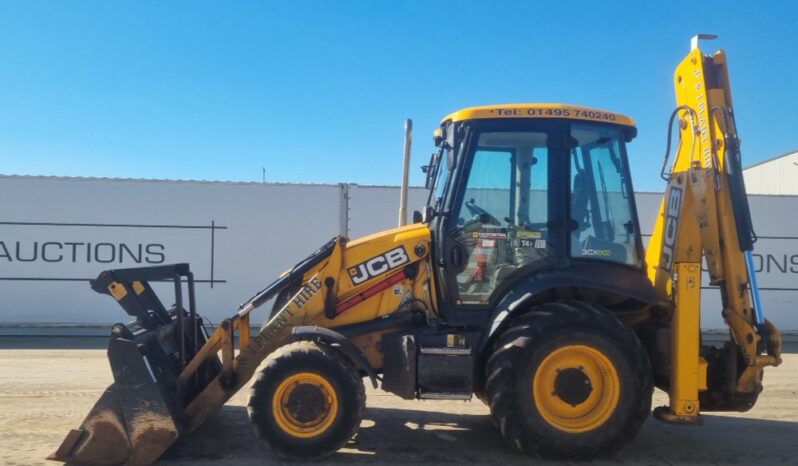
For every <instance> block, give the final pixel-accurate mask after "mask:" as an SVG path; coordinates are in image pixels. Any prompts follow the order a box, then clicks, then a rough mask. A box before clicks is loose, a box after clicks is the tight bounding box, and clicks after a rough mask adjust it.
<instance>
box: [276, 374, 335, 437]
mask: <svg viewBox="0 0 798 466" xmlns="http://www.w3.org/2000/svg"><path fill="white" fill-rule="evenodd" d="M303 403H304V404H312V405H313V406H312V407H310V409H308V406H303ZM338 404H339V403H338V396H337V394H336V392H335V389H334V388H333V386H332V384H331V383H330V381H329V380H327V379H326V378H325V377H322V376H321V375H319V374H316V373H313V372H299V373H296V374H293V375H291V376H289V377H286V378H285V379H283V380H282V381H281V382H280V383H279V384H278V385H277V388H276V389H275V392H274V396H273V397H272V413H274V420H275V422H276V423H277V425H278V426H279V427H280V429H282V430H283V431H284V432H285V433H287V434H288V435H291V436H292V437H297V438H312V437H317V436H319V435H321V434H323V433H324V432H326V431H327V430H328V429H329V428H330V426H332V424H333V422H335V418H336V417H337V415H338Z"/></svg>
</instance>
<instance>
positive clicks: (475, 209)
mask: <svg viewBox="0 0 798 466" xmlns="http://www.w3.org/2000/svg"><path fill="white" fill-rule="evenodd" d="M465 206H466V208H467V209H468V212H469V213H470V214H471V215H473V216H474V219H473V221H475V222H479V223H483V224H485V223H487V224H489V225H493V226H497V227H498V226H501V224H502V222H500V221H499V219H497V218H496V217H494V216H493V215H491V213H490V212H488V211H487V210H485V209H483V208H482V207H480V206H478V205H477V204H476V203H475V202H474V198H471V199H469V200H468V201H466V203H465Z"/></svg>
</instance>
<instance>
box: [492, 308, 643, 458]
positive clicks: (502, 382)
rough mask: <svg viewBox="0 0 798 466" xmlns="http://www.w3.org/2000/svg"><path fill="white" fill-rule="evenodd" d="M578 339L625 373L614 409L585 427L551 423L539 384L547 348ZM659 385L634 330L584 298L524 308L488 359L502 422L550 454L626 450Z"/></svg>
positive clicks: (512, 439)
mask: <svg viewBox="0 0 798 466" xmlns="http://www.w3.org/2000/svg"><path fill="white" fill-rule="evenodd" d="M570 344H581V345H587V346H590V347H593V348H595V349H598V350H600V351H601V352H602V353H603V354H604V355H605V356H606V357H608V359H609V360H610V362H611V363H612V365H613V366H614V367H615V369H616V371H617V373H618V378H619V380H620V396H619V401H618V404H617V406H616V408H615V410H614V411H613V412H612V414H611V415H610V417H609V418H608V419H607V420H606V421H605V422H604V423H603V424H601V425H600V426H598V427H596V428H595V429H593V430H591V431H587V432H582V433H571V432H565V431H562V430H559V429H557V428H556V427H554V426H552V425H551V424H549V423H548V422H547V421H546V420H545V419H544V418H543V417H542V416H541V415H540V413H539V412H538V409H537V408H536V405H535V400H534V394H533V391H532V388H531V387H532V386H531V380H532V377H533V375H534V373H535V370H536V369H537V368H538V365H539V364H540V363H541V361H542V360H543V359H544V358H545V356H546V355H548V354H550V352H551V351H553V350H555V349H556V348H559V347H562V346H565V345H570ZM653 391H654V383H653V377H652V374H651V365H650V362H649V360H648V355H647V353H646V351H645V349H644V348H643V346H642V344H641V343H640V340H639V339H638V338H637V335H636V334H635V333H634V331H633V330H632V329H631V328H629V327H627V326H626V325H624V324H623V323H622V322H621V321H619V320H618V319H617V318H616V317H615V316H614V315H613V314H612V313H610V312H608V311H607V310H605V309H602V308H599V307H598V306H594V305H590V304H587V303H584V302H581V301H563V302H554V303H547V304H543V305H541V306H538V307H536V308H534V309H532V310H531V311H530V312H528V313H526V314H524V315H522V316H520V317H519V318H518V319H516V321H515V322H513V323H512V324H511V326H510V327H509V328H507V330H505V331H504V332H503V333H502V334H501V335H500V336H499V337H498V338H497V341H496V344H495V345H494V350H493V353H492V354H491V356H490V358H489V359H488V361H487V364H486V382H485V395H486V398H487V400H488V403H489V405H490V409H491V415H492V417H493V421H494V423H495V424H496V426H497V427H498V428H499V430H500V431H501V433H502V435H503V437H504V438H505V440H506V441H507V442H508V443H509V444H510V445H512V446H513V447H514V448H516V449H518V450H520V451H522V452H524V453H527V454H530V455H535V456H539V457H542V458H547V459H590V458H594V457H598V456H606V455H610V454H614V453H616V452H618V451H620V450H621V449H622V448H623V447H624V445H626V443H628V442H629V441H630V440H632V439H634V437H635V436H636V435H637V434H638V432H639V431H640V429H641V427H642V425H643V422H644V421H645V420H646V418H647V417H648V416H649V413H650V412H651V396H652V393H653Z"/></svg>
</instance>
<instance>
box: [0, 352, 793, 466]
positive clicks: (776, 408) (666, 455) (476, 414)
mask: <svg viewBox="0 0 798 466" xmlns="http://www.w3.org/2000/svg"><path fill="white" fill-rule="evenodd" d="M110 382H111V373H110V369H109V368H108V364H107V361H106V358H105V351H104V350H49V349H48V350H27V349H25V350H11V349H7V350H0V464H3V465H9V466H10V465H20V466H22V465H25V466H27V465H37V464H50V465H55V464H57V463H53V462H48V461H45V460H44V458H45V457H46V456H47V455H48V454H49V453H51V452H52V451H54V450H55V449H56V447H57V446H58V445H59V444H60V442H61V440H62V438H63V436H64V435H65V434H66V433H67V432H68V431H69V429H71V428H75V427H77V426H78V425H79V424H80V422H81V421H82V420H83V417H84V416H85V415H86V413H87V412H88V410H89V409H90V408H91V406H92V405H93V403H94V401H95V400H96V398H97V397H98V396H99V395H100V393H101V392H102V391H103V390H104V389H105V387H106V386H107V385H108V384H109V383H110ZM245 392H246V391H242V393H239V394H238V395H237V396H236V397H234V398H233V400H232V401H231V402H230V403H228V405H227V406H225V408H224V409H223V410H222V411H221V412H220V413H219V414H218V415H217V416H216V417H214V418H213V419H212V420H211V421H210V422H208V423H207V424H206V425H205V426H203V427H202V428H201V429H200V430H198V431H197V432H196V433H195V434H193V435H191V436H189V437H188V438H185V439H182V440H180V441H179V442H178V443H177V444H175V446H174V447H173V448H172V449H171V450H169V451H168V452H167V454H166V455H165V457H164V458H163V459H162V460H161V461H160V462H159V463H158V464H162V465H193V466H211V465H213V466H225V465H256V464H257V465H263V464H280V462H278V461H277V460H275V459H274V458H273V457H272V456H271V454H270V453H269V451H268V449H267V448H266V447H264V446H263V445H262V444H261V443H260V442H259V441H258V440H257V439H256V438H255V436H254V434H253V433H252V430H251V428H250V426H249V421H248V419H247V415H246V408H245V406H246V394H245ZM665 400H666V398H665V396H664V395H663V394H662V393H660V392H658V393H656V394H655V399H654V405H655V406H657V405H660V404H664V403H665ZM704 421H705V422H704V426H702V427H676V426H671V425H666V424H662V423H660V422H658V421H655V420H653V419H649V420H648V422H647V423H646V425H645V426H644V428H643V431H642V432H641V434H640V436H639V437H638V439H637V440H636V441H635V442H633V443H632V444H630V445H629V446H628V447H627V448H626V450H625V451H624V452H623V453H621V454H620V455H618V456H617V457H615V458H611V459H607V460H603V461H595V462H592V463H590V464H627V465H655V464H656V465H660V464H662V465H674V464H741V465H750V464H763V465H765V464H767V465H771V464H790V465H795V464H798V354H788V355H786V357H785V361H784V364H782V365H781V366H780V367H778V368H775V369H772V368H771V369H769V370H767V372H766V376H765V391H764V393H763V394H762V396H760V398H759V403H758V404H757V405H756V407H754V408H753V409H752V410H751V411H749V412H747V413H742V414H740V413H734V414H706V415H704ZM340 463H365V464H408V463H423V464H439V463H472V464H486V465H489V464H496V465H499V464H501V465H512V464H541V463H543V462H542V461H540V460H536V459H532V458H529V457H526V456H524V455H521V454H517V453H515V452H513V451H512V450H510V449H508V448H507V447H505V446H504V445H503V443H502V440H501V438H500V436H499V434H498V432H497V431H496V429H495V428H494V427H493V424H492V423H491V420H490V418H489V416H488V410H487V408H486V407H485V406H484V405H483V404H482V403H481V402H479V401H472V402H463V401H404V400H401V399H399V398H397V397H394V396H392V395H388V394H387V393H384V392H381V391H379V390H372V389H369V392H368V410H367V412H366V416H365V420H364V421H363V424H362V425H361V428H360V432H359V433H358V435H357V437H356V438H355V440H354V441H353V442H352V443H351V444H350V445H349V446H348V447H347V448H345V449H344V450H342V451H341V452H339V453H338V454H336V455H334V456H333V457H331V458H329V459H327V460H326V461H325V462H323V463H315V464H340ZM290 464H296V463H290ZM561 464H562V463H561Z"/></svg>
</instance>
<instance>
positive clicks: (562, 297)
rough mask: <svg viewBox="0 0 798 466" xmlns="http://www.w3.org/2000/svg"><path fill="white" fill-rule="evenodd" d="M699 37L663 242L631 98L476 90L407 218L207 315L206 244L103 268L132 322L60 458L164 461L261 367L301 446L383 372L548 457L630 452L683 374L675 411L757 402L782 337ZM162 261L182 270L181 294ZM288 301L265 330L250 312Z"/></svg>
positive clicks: (668, 414)
mask: <svg viewBox="0 0 798 466" xmlns="http://www.w3.org/2000/svg"><path fill="white" fill-rule="evenodd" d="M699 38H700V37H696V38H695V39H694V43H693V47H692V50H691V51H690V53H689V55H688V56H687V57H686V58H685V59H684V61H683V62H682V63H681V64H679V66H678V68H677V69H676V73H675V86H676V96H677V105H678V106H677V107H676V110H675V111H674V112H673V115H672V117H671V127H670V128H669V131H668V146H669V148H668V150H667V151H666V160H665V163H664V165H663V167H664V168H663V177H664V178H665V180H666V181H667V191H666V193H665V196H664V199H663V202H662V207H661V209H660V212H659V215H658V217H657V222H656V227H655V229H654V232H653V237H652V238H651V240H650V242H649V246H648V250H647V251H645V250H644V247H643V243H642V239H641V232H640V226H639V222H638V218H637V209H636V206H635V196H634V190H633V189H632V180H631V177H630V172H629V166H628V160H627V152H626V144H627V143H628V142H630V141H631V140H632V139H633V138H634V137H635V135H636V128H635V126H634V121H633V120H632V119H631V118H629V117H626V116H623V115H621V114H618V113H614V112H609V111H604V110H597V109H592V108H587V107H580V106H574V105H561V104H513V105H492V106H484V107H472V108H466V109H463V110H460V111H457V112H455V113H452V114H451V115H449V116H447V117H445V118H444V119H443V121H442V122H441V125H440V128H439V129H438V130H436V132H435V145H436V147H437V151H436V152H435V153H434V154H433V155H432V157H431V160H430V162H429V165H427V166H426V167H424V169H425V171H426V175H427V182H426V187H427V189H428V190H429V201H428V203H427V206H426V207H425V209H424V212H423V213H421V212H416V213H414V223H413V224H412V225H407V226H402V227H399V228H395V229H391V230H387V231H383V232H380V233H377V234H374V235H371V236H367V237H365V238H360V239H357V240H351V241H350V240H349V239H347V238H346V237H343V236H339V237H336V238H333V239H332V240H330V241H329V242H328V243H326V244H325V245H323V246H322V247H321V248H320V249H318V250H317V251H316V252H314V253H313V254H311V255H310V256H309V257H307V259H305V260H303V261H302V262H300V263H299V264H297V265H295V266H294V267H293V268H292V269H291V270H289V271H288V272H286V273H284V274H283V275H282V276H280V277H279V278H278V279H277V280H276V281H275V282H273V283H272V284H271V285H269V286H267V287H266V288H265V289H264V290H262V291H261V292H259V293H257V294H256V295H255V296H254V297H253V298H251V299H249V300H248V301H246V302H245V303H244V304H242V305H241V306H240V307H239V309H238V311H237V312H236V313H235V314H234V315H233V316H232V317H230V318H228V319H226V320H224V321H223V322H222V323H221V325H220V326H219V327H218V328H217V329H216V330H215V331H214V332H213V333H212V334H210V335H208V334H207V333H206V331H205V325H204V322H203V320H202V318H201V317H200V316H199V315H198V314H197V310H196V306H195V302H194V301H195V300H194V279H193V275H192V274H191V271H190V269H189V267H188V265H187V264H177V265H171V266H160V267H150V268H138V269H124V270H111V271H106V272H103V273H102V274H101V275H100V276H99V277H98V278H97V279H96V280H94V281H93V282H92V288H93V289H94V290H95V291H97V292H100V293H105V294H108V295H110V296H112V297H113V298H114V299H116V300H117V301H118V302H119V304H120V305H121V306H122V307H123V308H124V309H125V311H126V312H127V313H128V314H130V315H131V316H133V317H135V318H136V320H135V321H134V322H132V323H128V324H116V325H115V326H114V327H113V331H112V337H111V340H110V343H109V347H108V356H109V359H110V363H111V368H112V370H113V375H114V383H113V384H112V385H111V386H110V387H109V388H108V389H107V390H106V392H105V393H104V394H103V395H102V397H101V398H100V400H99V401H98V402H97V404H96V405H95V407H94V408H93V409H92V411H91V412H90V413H89V415H88V417H87V418H86V419H85V420H84V422H83V424H82V425H81V426H80V428H78V429H76V430H72V431H71V432H70V433H69V434H68V435H67V437H66V438H65V439H64V441H63V443H62V444H61V446H60V447H59V448H58V450H57V451H56V452H55V453H54V454H53V455H52V457H51V458H52V459H56V460H60V461H64V462H70V463H79V464H149V463H152V462H154V461H155V460H157V458H158V457H159V456H160V455H161V454H162V453H163V452H164V451H165V450H166V449H167V448H169V446H170V445H171V444H172V443H173V442H174V441H175V440H176V439H177V438H178V437H180V436H183V435H186V434H188V433H190V432H192V431H193V430H195V429H196V428H197V427H199V426H200V425H202V424H203V423H204V422H205V421H206V420H207V419H208V418H209V417H210V416H212V415H213V414H214V413H215V412H216V411H217V410H218V409H219V408H220V407H221V406H222V405H223V404H224V403H225V402H226V401H227V400H229V399H230V397H232V396H233V395H234V394H235V393H236V392H237V391H238V390H240V389H241V388H243V387H244V386H246V385H248V384H249V382H250V380H251V379H252V378H253V376H255V381H254V383H252V385H251V389H250V399H249V406H248V412H249V416H250V419H251V421H252V424H253V426H254V429H255V431H256V432H257V434H258V436H259V437H260V438H262V439H263V440H264V441H266V442H267V443H268V445H269V446H270V447H271V450H272V451H273V452H274V453H275V454H277V455H279V456H281V457H285V458H292V459H316V458H321V457H324V456H326V455H329V454H332V453H333V452H335V451H336V450H337V449H339V448H340V447H341V446H342V445H344V444H345V443H346V442H347V441H348V440H349V439H350V438H351V437H352V436H353V435H354V433H355V432H356V430H357V428H358V426H359V424H360V421H361V419H362V416H363V412H364V407H365V390H364V385H363V378H364V377H368V378H369V379H370V381H371V383H372V384H373V385H374V387H375V388H377V387H378V386H380V387H381V388H382V389H383V390H386V391H388V392H391V393H394V394H396V395H398V396H400V397H402V398H406V399H433V400H434V399H463V400H467V399H470V398H471V397H472V396H473V395H476V397H478V398H479V399H481V400H483V401H484V402H485V403H486V404H488V405H489V406H490V410H491V414H492V416H493V419H494V420H495V423H496V425H497V427H498V428H499V429H500V430H501V433H502V435H503V436H504V438H505V439H506V440H507V442H508V444H509V445H511V446H512V447H514V448H517V449H519V450H521V451H524V452H526V453H529V454H533V455H539V456H542V457H546V458H591V457H595V456H599V455H605V454H611V453H613V452H616V451H618V450H619V449H620V448H622V447H623V446H624V445H625V444H626V443H627V442H628V441H630V440H631V439H633V438H634V437H635V435H636V434H637V433H638V431H639V430H640V428H641V426H642V424H643V422H644V421H645V420H646V418H647V417H648V415H649V413H650V412H651V396H652V391H653V389H654V386H657V387H659V388H661V389H663V390H665V391H667V393H668V395H669V396H670V405H669V406H664V407H661V408H658V409H656V410H655V416H656V417H657V418H658V419H660V420H663V421H667V422H675V423H687V424H695V423H699V422H700V419H701V418H700V412H701V411H745V410H747V409H749V408H751V406H753V404H754V403H755V402H756V399H757V396H758V394H759V393H760V391H761V390H762V373H763V368H764V367H766V366H774V365H778V364H779V363H780V352H781V340H780V335H779V332H778V330H777V329H776V327H775V326H773V325H772V324H770V323H769V322H768V321H767V320H765V319H764V317H763V313H762V307H761V305H760V303H759V297H758V290H757V287H756V280H755V275H754V273H753V269H752V268H751V259H750V252H751V250H752V247H753V241H754V240H755V235H754V233H753V228H752V225H751V219H750V214H749V211H748V202H747V198H746V194H745V187H744V184H743V177H742V172H741V165H740V151H739V142H738V139H737V132H736V128H735V124H734V111H733V108H732V100H731V92H730V87H729V79H728V74H727V65H726V56H725V54H724V53H723V52H717V53H715V54H714V55H711V56H708V55H704V54H703V53H702V52H701V51H700V50H699V48H698V39H699ZM674 125H677V130H678V132H679V136H678V147H677V148H676V150H675V157H674V161H673V164H672V165H670V166H671V167H672V168H670V169H669V170H667V169H668V167H669V165H668V163H667V161H668V154H669V153H670V152H671V151H670V145H671V144H670V142H671V131H672V130H673V126H674ZM665 170H667V172H666V171H665ZM702 261H705V263H706V268H707V269H708V271H709V277H710V283H709V284H710V285H713V286H715V287H717V288H718V290H719V292H720V293H721V296H722V303H723V308H722V309H719V310H717V311H720V312H721V313H722V315H723V317H724V319H725V322H726V323H727V324H728V326H729V329H730V338H729V340H728V342H726V343H725V344H724V345H723V346H722V347H712V346H709V345H702V343H701V334H700V327H699V324H700V297H701V290H702V283H701V268H702ZM153 281H170V282H172V283H173V284H174V291H175V304H174V306H172V307H171V308H166V307H165V306H164V305H163V304H162V302H161V301H160V299H159V298H158V297H157V296H156V294H155V293H154V292H153V289H152V288H151V286H150V282H153ZM184 293H185V294H186V295H187V296H186V298H187V299H185V300H184ZM270 301H271V302H273V303H274V304H273V308H272V311H271V315H270V317H269V318H268V321H267V323H266V324H265V325H264V326H263V327H262V328H261V329H260V331H259V332H257V333H256V334H252V333H251V332H250V325H251V324H250V316H251V315H252V311H253V310H255V309H256V308H258V307H259V306H261V305H263V304H265V303H266V302H270Z"/></svg>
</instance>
